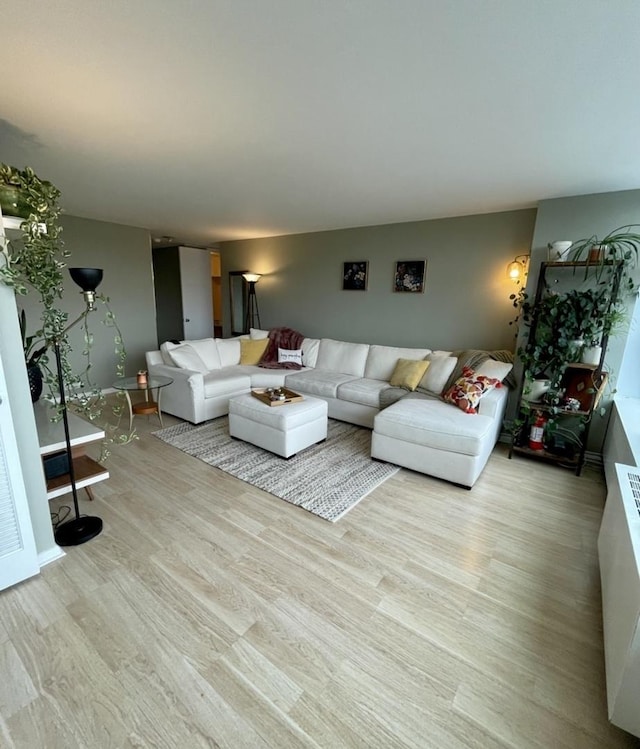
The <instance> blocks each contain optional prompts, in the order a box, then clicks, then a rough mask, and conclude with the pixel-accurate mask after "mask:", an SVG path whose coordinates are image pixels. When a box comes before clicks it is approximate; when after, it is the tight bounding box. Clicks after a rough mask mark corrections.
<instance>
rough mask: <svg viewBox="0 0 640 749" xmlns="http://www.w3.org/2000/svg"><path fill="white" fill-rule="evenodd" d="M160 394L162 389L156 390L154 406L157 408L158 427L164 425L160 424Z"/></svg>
mask: <svg viewBox="0 0 640 749" xmlns="http://www.w3.org/2000/svg"><path fill="white" fill-rule="evenodd" d="M161 394H162V388H158V389H157V390H156V406H157V407H158V421H159V422H160V426H161V427H164V424H163V423H162V411H161V410H160V395H161Z"/></svg>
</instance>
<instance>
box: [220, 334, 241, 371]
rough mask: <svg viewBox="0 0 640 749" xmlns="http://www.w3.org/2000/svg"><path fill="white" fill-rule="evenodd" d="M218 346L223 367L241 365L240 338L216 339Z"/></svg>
mask: <svg viewBox="0 0 640 749" xmlns="http://www.w3.org/2000/svg"><path fill="white" fill-rule="evenodd" d="M216 346H217V347H218V353H219V354H220V362H221V363H222V366H223V367H233V366H234V365H235V364H240V338H216Z"/></svg>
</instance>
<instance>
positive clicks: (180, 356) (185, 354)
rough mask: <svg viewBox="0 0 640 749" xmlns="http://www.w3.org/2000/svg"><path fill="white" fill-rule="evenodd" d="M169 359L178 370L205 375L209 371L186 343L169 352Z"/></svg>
mask: <svg viewBox="0 0 640 749" xmlns="http://www.w3.org/2000/svg"><path fill="white" fill-rule="evenodd" d="M169 358H170V359H171V361H172V363H173V364H174V366H176V367H179V368H180V369H189V370H191V371H192V372H200V373H202V374H206V372H208V371H209V370H208V369H207V365H206V364H205V363H204V362H203V361H202V359H201V358H200V356H199V354H198V352H197V351H196V350H195V349H194V348H193V346H191V345H190V344H188V343H183V344H181V345H180V346H174V347H173V348H172V349H171V350H170V351H169Z"/></svg>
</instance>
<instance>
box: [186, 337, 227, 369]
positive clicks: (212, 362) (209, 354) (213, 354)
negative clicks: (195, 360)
mask: <svg viewBox="0 0 640 749" xmlns="http://www.w3.org/2000/svg"><path fill="white" fill-rule="evenodd" d="M183 343H188V344H189V345H190V346H193V348H194V349H195V350H196V351H197V352H198V355H199V356H200V358H201V359H202V361H203V362H204V364H205V366H206V368H207V369H220V367H221V366H222V362H221V361H220V354H219V353H218V347H217V346H216V342H215V341H214V340H213V338H200V339H198V340H195V341H183Z"/></svg>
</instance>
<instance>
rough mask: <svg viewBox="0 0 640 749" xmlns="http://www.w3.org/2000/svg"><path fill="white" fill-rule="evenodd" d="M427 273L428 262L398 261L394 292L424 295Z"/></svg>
mask: <svg viewBox="0 0 640 749" xmlns="http://www.w3.org/2000/svg"><path fill="white" fill-rule="evenodd" d="M426 271H427V261H426V260H398V261H397V262H396V267H395V272H394V276H393V290H394V291H401V292H409V293H413V294H422V293H423V291H424V277H425V273H426Z"/></svg>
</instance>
